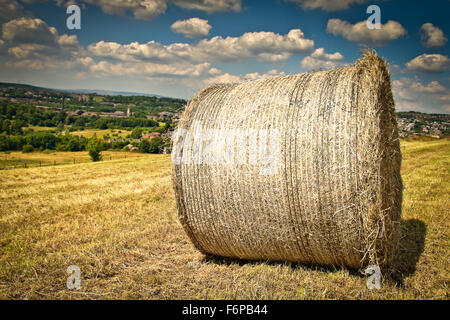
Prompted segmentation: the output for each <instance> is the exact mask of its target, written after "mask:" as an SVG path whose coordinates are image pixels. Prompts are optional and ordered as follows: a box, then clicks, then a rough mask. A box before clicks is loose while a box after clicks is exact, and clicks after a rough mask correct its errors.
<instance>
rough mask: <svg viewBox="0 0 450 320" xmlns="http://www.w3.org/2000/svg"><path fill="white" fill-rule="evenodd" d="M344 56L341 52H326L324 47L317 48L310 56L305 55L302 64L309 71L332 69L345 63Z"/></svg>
mask: <svg viewBox="0 0 450 320" xmlns="http://www.w3.org/2000/svg"><path fill="white" fill-rule="evenodd" d="M343 59H344V56H343V55H342V54H341V53H340V52H335V53H333V54H330V53H325V49H324V48H318V49H316V50H315V51H314V52H313V53H312V54H311V55H310V56H307V57H305V58H304V59H303V60H302V61H301V62H300V65H301V66H302V67H303V68H304V69H306V70H308V71H318V70H327V69H332V68H335V67H338V66H341V65H343V62H342V61H341V60H343Z"/></svg>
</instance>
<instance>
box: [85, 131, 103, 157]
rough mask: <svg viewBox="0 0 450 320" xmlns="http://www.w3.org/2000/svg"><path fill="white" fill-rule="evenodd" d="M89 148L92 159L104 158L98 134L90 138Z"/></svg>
mask: <svg viewBox="0 0 450 320" xmlns="http://www.w3.org/2000/svg"><path fill="white" fill-rule="evenodd" d="M87 150H88V153H89V156H90V157H91V160H92V161H100V160H102V154H101V152H102V143H101V141H100V140H99V139H98V138H97V136H95V135H94V136H93V137H92V138H90V139H89V142H88V144H87Z"/></svg>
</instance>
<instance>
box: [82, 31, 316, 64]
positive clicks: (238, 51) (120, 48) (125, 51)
mask: <svg viewBox="0 0 450 320" xmlns="http://www.w3.org/2000/svg"><path fill="white" fill-rule="evenodd" d="M313 48H314V41H313V40H310V39H307V38H305V37H304V34H303V32H302V31H301V30H300V29H293V30H291V31H289V33H287V34H285V35H280V34H277V33H273V32H247V33H244V34H243V35H242V36H240V37H226V38H223V37H220V36H216V37H213V38H211V39H203V40H200V41H199V42H197V43H194V44H188V43H172V44H169V45H163V44H161V43H159V42H155V41H150V42H148V43H144V44H140V43H138V42H132V43H130V44H119V43H116V42H105V41H100V42H97V43H95V44H92V45H90V46H89V47H88V50H89V51H90V52H91V53H92V54H94V55H95V56H98V57H103V58H112V59H117V60H130V59H132V60H136V61H137V60H153V61H166V62H168V61H177V60H178V61H179V60H184V61H195V62H203V61H208V62H227V61H233V62H235V61H244V60H249V59H255V60H259V61H266V62H278V61H285V60H287V59H289V58H290V57H291V55H292V54H295V53H308V52H311V51H312V49H313Z"/></svg>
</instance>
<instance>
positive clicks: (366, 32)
mask: <svg viewBox="0 0 450 320" xmlns="http://www.w3.org/2000/svg"><path fill="white" fill-rule="evenodd" d="M327 32H328V33H331V34H334V35H340V36H342V37H344V38H345V39H347V40H349V41H352V42H356V43H358V44H360V45H364V46H385V45H387V44H388V43H389V42H390V41H392V40H396V39H398V38H400V37H402V36H404V35H406V33H407V31H406V29H405V28H403V26H402V25H401V24H400V23H398V22H397V21H392V20H390V21H388V22H387V23H385V24H382V25H381V29H369V28H367V22H366V21H361V22H358V23H356V24H351V23H349V22H347V21H343V20H340V19H330V20H328V25H327Z"/></svg>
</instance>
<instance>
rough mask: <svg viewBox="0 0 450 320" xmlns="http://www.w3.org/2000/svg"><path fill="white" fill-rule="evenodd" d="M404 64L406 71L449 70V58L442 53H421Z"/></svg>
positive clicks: (429, 71) (432, 71) (438, 71)
mask: <svg viewBox="0 0 450 320" xmlns="http://www.w3.org/2000/svg"><path fill="white" fill-rule="evenodd" d="M405 65H406V72H414V73H442V72H444V71H447V70H450V59H449V58H448V57H447V56H444V55H442V54H422V55H420V56H417V57H415V58H414V59H412V60H411V61H409V62H407V63H406V64H405Z"/></svg>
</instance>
